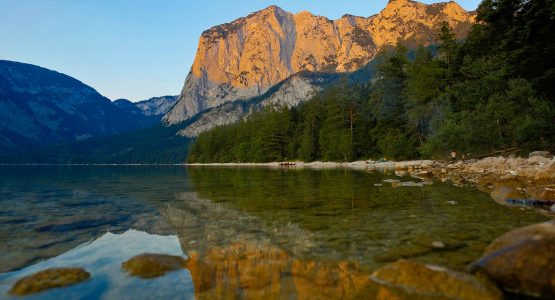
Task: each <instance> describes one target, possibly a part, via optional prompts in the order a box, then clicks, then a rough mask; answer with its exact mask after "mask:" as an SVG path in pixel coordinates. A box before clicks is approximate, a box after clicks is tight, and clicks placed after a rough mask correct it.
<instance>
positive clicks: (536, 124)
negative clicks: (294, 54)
mask: <svg viewBox="0 0 555 300" xmlns="http://www.w3.org/2000/svg"><path fill="white" fill-rule="evenodd" d="M437 37H438V38H437V44H436V45H435V46H434V47H427V48H425V47H420V48H418V49H406V48H405V47H403V46H402V45H399V46H397V48H396V49H390V50H388V51H384V52H382V53H381V54H379V56H380V60H381V61H382V63H381V64H380V65H379V67H378V72H377V76H375V77H374V79H373V80H371V81H370V82H367V83H364V84H360V83H352V82H350V81H349V80H348V79H347V77H345V78H344V79H343V80H339V81H338V82H337V83H336V84H334V85H333V86H330V87H328V88H327V89H325V90H324V91H323V92H321V93H319V94H318V95H316V96H314V97H313V98H312V99H311V100H310V101H307V102H305V103H303V104H301V105H300V106H297V107H291V108H289V107H279V106H272V107H266V108H264V109H263V110H262V111H259V112H255V113H253V114H251V115H250V116H249V117H248V118H246V119H245V120H242V121H240V122H238V123H235V124H233V125H226V126H221V127H217V128H214V129H212V130H210V131H208V132H205V133H202V134H201V135H200V136H199V137H198V139H197V140H196V142H194V143H193V144H192V145H191V147H190V149H189V151H190V152H189V157H188V160H189V162H193V163H198V162H200V163H202V162H269V161H281V160H303V161H315V160H323V161H352V160H357V159H367V158H381V157H385V158H388V159H395V160H403V159H414V158H419V157H425V158H426V157H432V158H433V157H441V156H443V155H445V154H446V153H449V152H451V151H456V152H458V153H464V154H465V155H467V156H468V157H472V156H476V155H479V154H484V153H493V152H494V151H497V150H502V149H508V148H511V149H522V150H537V149H546V150H553V149H555V100H554V99H555V0H536V1H523V0H504V1H491V0H485V1H483V2H482V3H481V4H480V6H479V8H478V10H477V22H476V24H475V25H474V26H473V27H472V30H471V31H470V33H469V34H468V36H467V38H466V39H465V40H464V41H458V40H456V39H455V35H454V34H453V32H452V30H451V29H450V28H449V26H448V25H447V24H443V26H442V27H441V28H440V29H438V34H437Z"/></svg>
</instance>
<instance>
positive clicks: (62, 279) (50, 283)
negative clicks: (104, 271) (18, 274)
mask: <svg viewBox="0 0 555 300" xmlns="http://www.w3.org/2000/svg"><path fill="white" fill-rule="evenodd" d="M89 277H90V274H89V273H88V272H87V271H85V270H84V269H81V268H52V269H46V270H43V271H40V272H37V273H35V274H32V275H29V276H26V277H23V278H21V279H20V280H19V281H17V282H16V283H15V284H14V286H13V287H12V289H11V290H10V293H12V294H14V295H28V294H32V293H37V292H40V291H43V290H47V289H51V288H56V287H63V286H68V285H72V284H76V283H79V282H81V281H84V280H86V279H88V278H89Z"/></svg>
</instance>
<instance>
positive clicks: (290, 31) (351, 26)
mask: <svg viewBox="0 0 555 300" xmlns="http://www.w3.org/2000/svg"><path fill="white" fill-rule="evenodd" d="M442 22H448V23H449V25H450V26H451V27H452V28H454V30H455V32H456V34H457V37H458V38H463V37H464V36H465V35H466V33H467V32H468V30H469V28H470V26H471V24H472V23H473V22H474V13H470V12H467V11H465V10H464V9H463V8H462V7H460V6H459V5H458V4H456V3H455V2H448V3H437V4H432V5H425V4H422V3H419V2H413V1H409V0H392V1H390V2H389V3H388V5H387V6H386V8H385V9H384V10H382V11H381V12H380V13H379V14H377V15H374V16H370V17H367V18H366V17H357V16H351V15H345V16H343V17H342V18H340V19H338V20H329V19H327V18H325V17H322V16H316V15H313V14H311V13H310V12H306V11H303V12H300V13H297V14H293V13H290V12H286V11H284V10H282V9H280V8H279V7H277V6H270V7H268V8H266V9H264V10H261V11H258V12H255V13H253V14H251V15H249V16H247V17H244V18H240V19H237V20H235V21H233V22H231V23H227V24H223V25H218V26H215V27H212V28H211V29H209V30H206V31H205V32H204V33H203V34H202V36H201V38H200V41H199V44H198V50H197V54H196V57H195V61H194V63H193V66H192V68H191V71H190V72H189V75H188V76H187V78H186V80H185V85H184V87H183V90H182V92H181V95H180V98H179V102H178V103H177V104H176V105H175V106H174V108H173V109H172V110H171V111H170V112H169V113H168V114H166V116H164V119H163V120H164V122H166V123H167V124H175V123H179V122H182V121H184V120H187V119H189V118H191V117H193V116H195V115H196V114H198V113H199V112H202V111H204V110H206V109H209V108H212V107H216V106H219V105H221V104H223V103H226V102H230V101H236V100H240V99H247V98H250V97H254V96H258V95H261V94H263V93H265V92H266V91H267V90H268V89H269V88H270V87H271V86H273V85H275V84H276V83H278V82H281V81H283V80H285V79H286V78H288V77H290V76H291V75H292V74H295V73H298V72H300V71H311V72H314V71H324V72H351V71H355V70H357V69H359V68H360V67H362V66H364V65H365V64H367V63H368V62H369V61H370V60H371V59H372V58H374V57H375V55H376V54H377V53H378V51H380V49H383V48H384V47H386V46H391V45H395V44H396V43H397V42H398V41H399V42H402V43H404V44H406V45H408V46H415V45H429V44H433V43H434V42H435V41H436V35H437V31H438V29H439V26H440V24H441V23H442Z"/></svg>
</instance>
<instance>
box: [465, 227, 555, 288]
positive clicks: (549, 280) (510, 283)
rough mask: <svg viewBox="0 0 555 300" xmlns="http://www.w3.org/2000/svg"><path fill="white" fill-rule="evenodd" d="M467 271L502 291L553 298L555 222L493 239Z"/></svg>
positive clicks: (554, 286) (522, 229) (554, 283)
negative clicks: (478, 275)
mask: <svg viewBox="0 0 555 300" xmlns="http://www.w3.org/2000/svg"><path fill="white" fill-rule="evenodd" d="M471 269H472V270H473V271H474V272H476V273H485V274H486V275H488V276H489V277H491V278H492V279H493V280H494V281H495V282H496V283H498V284H499V285H500V286H501V287H502V288H503V289H505V290H506V291H509V292H512V293H517V294H523V295H528V296H532V297H537V298H542V299H554V298H555V221H550V222H546V223H542V224H536V225H531V226H527V227H524V228H519V229H516V230H513V231H511V232H508V233H506V234H504V235H502V236H500V237H499V238H497V239H496V240H494V241H493V242H492V243H491V244H490V245H489V246H488V247H487V248H486V250H485V252H484V255H483V256H482V257H481V258H480V259H479V260H477V261H476V262H474V263H473V264H472V266H471Z"/></svg>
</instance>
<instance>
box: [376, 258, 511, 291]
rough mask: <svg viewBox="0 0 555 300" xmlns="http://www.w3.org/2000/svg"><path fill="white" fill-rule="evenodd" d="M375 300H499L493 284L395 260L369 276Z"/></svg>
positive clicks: (439, 269) (462, 274)
mask: <svg viewBox="0 0 555 300" xmlns="http://www.w3.org/2000/svg"><path fill="white" fill-rule="evenodd" d="M370 279H371V280H372V281H374V282H375V283H376V284H377V285H378V296H377V299H399V300H400V299H411V300H412V299H502V294H501V292H500V291H499V290H498V289H497V287H495V286H494V285H493V284H490V283H489V282H486V281H483V280H480V279H478V278H476V277H474V276H472V275H470V274H464V273H460V272H455V271H452V270H449V269H446V268H443V267H439V266H433V265H425V264H422V263H418V262H413V261H409V260H399V261H397V262H395V263H393V264H389V265H387V266H385V267H383V268H381V269H378V270H377V271H376V272H374V273H373V274H372V276H371V277H370Z"/></svg>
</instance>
